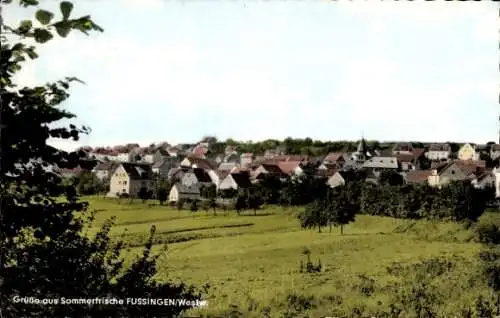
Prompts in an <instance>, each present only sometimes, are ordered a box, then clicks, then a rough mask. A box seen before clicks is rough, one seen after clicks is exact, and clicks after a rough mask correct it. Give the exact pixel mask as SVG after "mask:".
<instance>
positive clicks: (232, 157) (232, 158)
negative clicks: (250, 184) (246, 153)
mask: <svg viewBox="0 0 500 318" xmlns="http://www.w3.org/2000/svg"><path fill="white" fill-rule="evenodd" d="M223 162H229V163H237V164H239V163H240V155H238V154H237V153H236V152H234V153H230V154H228V155H226V156H225V157H224V160H223Z"/></svg>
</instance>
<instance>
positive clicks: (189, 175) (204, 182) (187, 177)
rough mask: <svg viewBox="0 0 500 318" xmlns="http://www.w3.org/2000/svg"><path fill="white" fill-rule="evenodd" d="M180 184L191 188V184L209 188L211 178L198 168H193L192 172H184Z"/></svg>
mask: <svg viewBox="0 0 500 318" xmlns="http://www.w3.org/2000/svg"><path fill="white" fill-rule="evenodd" d="M181 183H182V185H183V186H186V187H191V186H192V185H193V184H199V185H200V186H209V185H211V184H212V178H211V177H210V176H209V175H208V173H207V172H206V171H205V170H203V169H200V168H193V169H192V170H190V171H188V172H185V173H184V175H183V177H182V179H181Z"/></svg>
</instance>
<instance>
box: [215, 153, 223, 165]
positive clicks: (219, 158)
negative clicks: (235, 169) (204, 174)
mask: <svg viewBox="0 0 500 318" xmlns="http://www.w3.org/2000/svg"><path fill="white" fill-rule="evenodd" d="M224 157H225V155H223V154H218V155H217V156H215V158H214V159H213V160H214V162H215V163H216V164H221V163H222V162H224Z"/></svg>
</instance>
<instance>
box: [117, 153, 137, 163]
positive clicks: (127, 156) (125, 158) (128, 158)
mask: <svg viewBox="0 0 500 318" xmlns="http://www.w3.org/2000/svg"><path fill="white" fill-rule="evenodd" d="M116 161H119V162H132V161H134V155H133V154H132V153H130V152H120V153H118V154H117V155H116Z"/></svg>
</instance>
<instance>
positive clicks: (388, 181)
mask: <svg viewBox="0 0 500 318" xmlns="http://www.w3.org/2000/svg"><path fill="white" fill-rule="evenodd" d="M379 182H380V183H381V184H384V185H391V186H401V185H403V183H404V179H403V176H402V175H401V174H399V173H398V172H396V171H392V170H384V171H382V172H381V173H380V177H379Z"/></svg>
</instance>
